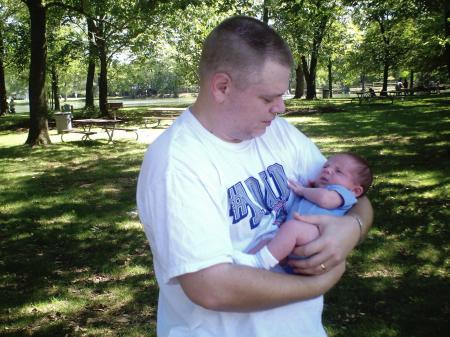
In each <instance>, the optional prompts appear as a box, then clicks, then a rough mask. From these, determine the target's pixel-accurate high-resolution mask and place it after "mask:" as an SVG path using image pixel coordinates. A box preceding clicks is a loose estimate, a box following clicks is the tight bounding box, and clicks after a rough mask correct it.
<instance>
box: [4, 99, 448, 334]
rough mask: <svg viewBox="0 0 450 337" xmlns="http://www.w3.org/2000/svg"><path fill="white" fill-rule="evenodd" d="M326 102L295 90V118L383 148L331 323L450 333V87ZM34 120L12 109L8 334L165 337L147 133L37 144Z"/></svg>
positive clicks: (330, 141)
mask: <svg viewBox="0 0 450 337" xmlns="http://www.w3.org/2000/svg"><path fill="white" fill-rule="evenodd" d="M324 102H325V101H316V102H314V103H308V107H307V108H308V109H314V110H318V111H319V113H314V114H310V113H308V114H303V111H304V110H305V105H306V103H305V102H304V101H294V100H291V101H289V103H288V104H289V108H290V109H291V110H293V111H297V110H300V111H301V113H300V114H298V115H297V114H295V113H293V114H291V115H289V117H287V118H288V120H289V121H290V122H291V123H293V124H295V125H297V126H298V128H299V129H300V130H302V131H303V132H304V133H306V134H307V135H308V136H310V137H311V138H313V139H314V140H315V141H316V142H317V144H318V145H319V147H320V148H321V149H322V150H323V152H324V153H325V154H327V155H329V154H331V153H333V152H336V151H342V150H350V151H356V152H358V153H360V154H361V155H363V156H364V157H365V158H366V159H368V160H369V162H370V163H371V164H372V167H373V170H374V172H375V184H374V186H373V188H372V190H371V191H370V193H369V197H370V199H371V200H372V202H373V204H374V207H375V211H376V219H375V225H374V228H373V229H372V231H371V232H370V235H369V237H368V239H367V240H366V241H365V242H364V244H362V245H361V246H360V247H358V248H357V249H356V250H355V251H354V252H353V253H352V255H351V257H350V258H349V260H348V267H347V272H346V274H345V276H344V277H343V279H342V280H341V282H340V283H339V284H338V285H337V286H336V287H335V288H334V289H333V290H332V291H330V292H329V293H328V294H327V295H326V299H325V302H326V306H325V313H324V323H325V326H326V329H327V331H328V333H329V335H330V336H336V337H337V336H339V337H344V336H345V337H349V336H355V337H356V336H358V337H361V336H373V337H375V336H383V337H384V336H404V337H415V336H422V337H429V336H447V335H450V328H449V317H450V279H449V267H450V265H449V253H450V252H449V248H450V246H449V238H450V229H449V227H448V219H449V215H450V214H449V213H450V212H449V206H450V193H449V186H450V184H449V183H450V181H449V180H450V177H449V172H450V171H449V169H448V166H449V164H450V161H449V158H450V98H449V96H448V95H440V96H429V97H422V98H410V99H407V100H406V101H403V102H401V101H397V102H395V103H394V104H383V103H373V104H370V105H363V106H358V105H357V104H355V103H353V104H352V103H350V102H349V101H346V100H339V99H335V100H331V99H330V100H327V101H326V103H324ZM330 110H339V111H338V112H323V113H321V112H320V111H330ZM23 119H24V118H23V117H20V116H19V115H16V116H6V117H0V163H1V165H0V336H5V337H6V336H8V337H12V336H36V337H37V336H99V337H100V336H144V335H145V336H155V320H156V303H157V291H158V289H157V284H156V281H155V278H154V275H153V271H152V261H151V259H152V258H151V254H150V251H149V249H148V245H147V242H146V239H145V235H144V233H143V230H142V228H141V225H140V224H139V221H138V218H137V216H136V213H135V208H136V206H135V186H136V181H137V175H138V172H139V167H140V163H141V160H142V157H143V154H144V151H145V148H146V144H143V143H137V142H135V141H133V140H131V139H123V140H119V141H117V142H115V144H114V145H111V144H108V145H107V144H106V142H105V141H92V142H86V143H83V142H78V141H74V142H67V143H60V142H58V143H55V144H53V145H50V146H48V147H46V148H35V149H30V148H28V147H26V146H22V145H21V144H23V142H24V140H25V138H26V130H25V129H23V126H24V121H23ZM280 337H282V336H280Z"/></svg>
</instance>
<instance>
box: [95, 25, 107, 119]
mask: <svg viewBox="0 0 450 337" xmlns="http://www.w3.org/2000/svg"><path fill="white" fill-rule="evenodd" d="M98 28H99V29H98V38H97V46H98V57H99V60H100V75H99V78H98V98H99V106H100V114H101V116H103V117H108V107H107V105H108V61H107V55H106V43H105V39H104V35H103V33H104V32H103V22H100V23H99V26H98Z"/></svg>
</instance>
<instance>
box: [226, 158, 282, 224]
mask: <svg viewBox="0 0 450 337" xmlns="http://www.w3.org/2000/svg"><path fill="white" fill-rule="evenodd" d="M258 176H259V177H260V180H258V179H257V178H255V177H251V176H250V177H248V178H247V179H245V181H244V183H245V186H246V187H247V189H248V191H249V192H250V195H251V196H252V197H253V200H254V201H252V199H251V198H250V197H249V194H248V193H247V189H245V187H244V184H242V182H238V183H236V184H234V185H233V186H232V187H230V188H229V189H228V192H227V193H228V203H229V215H230V216H231V217H232V218H233V224H235V223H238V222H239V221H241V220H242V219H244V218H246V217H247V216H248V215H249V214H250V215H251V217H250V219H249V224H250V228H251V229H254V228H256V227H258V226H259V224H260V223H261V220H262V218H263V216H264V215H268V214H270V213H271V212H272V211H275V213H276V214H275V217H276V219H277V222H282V221H283V220H284V218H285V217H286V211H285V204H286V201H287V200H288V198H289V193H290V190H289V188H288V186H287V177H286V174H285V172H284V169H283V167H282V166H281V165H280V164H273V165H270V166H269V167H267V169H266V171H262V172H260V173H259V174H258ZM269 178H270V181H269ZM261 182H262V183H261ZM280 217H283V219H279V218H280Z"/></svg>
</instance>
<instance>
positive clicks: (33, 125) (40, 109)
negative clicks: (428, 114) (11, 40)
mask: <svg viewBox="0 0 450 337" xmlns="http://www.w3.org/2000/svg"><path fill="white" fill-rule="evenodd" d="M25 4H26V5H27V7H28V11H29V13H30V36H31V61H30V75H29V85H28V92H29V97H30V129H29V132H28V138H27V140H26V144H28V145H30V146H34V145H38V144H43V145H45V144H50V143H51V141H50V136H49V134H48V121H47V115H48V111H47V96H46V92H45V81H46V65H47V38H46V31H45V29H46V24H47V8H46V6H45V5H44V3H43V2H42V0H25Z"/></svg>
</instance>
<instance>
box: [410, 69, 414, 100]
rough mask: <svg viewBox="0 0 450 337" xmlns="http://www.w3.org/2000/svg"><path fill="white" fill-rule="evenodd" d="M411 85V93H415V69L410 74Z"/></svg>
mask: <svg viewBox="0 0 450 337" xmlns="http://www.w3.org/2000/svg"><path fill="white" fill-rule="evenodd" d="M409 87H410V88H411V91H410V92H409V94H410V95H413V94H414V91H413V90H414V71H412V70H411V73H410V74H409Z"/></svg>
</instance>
